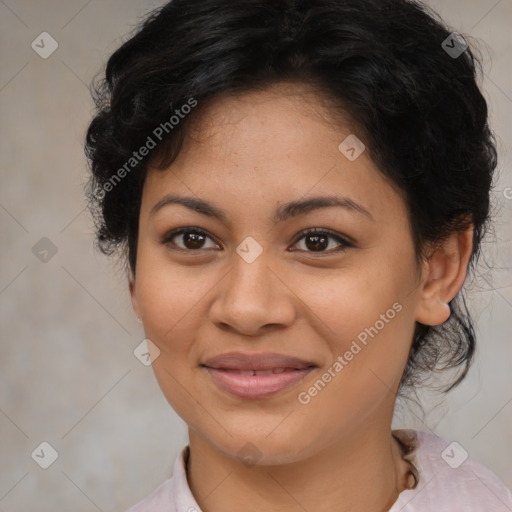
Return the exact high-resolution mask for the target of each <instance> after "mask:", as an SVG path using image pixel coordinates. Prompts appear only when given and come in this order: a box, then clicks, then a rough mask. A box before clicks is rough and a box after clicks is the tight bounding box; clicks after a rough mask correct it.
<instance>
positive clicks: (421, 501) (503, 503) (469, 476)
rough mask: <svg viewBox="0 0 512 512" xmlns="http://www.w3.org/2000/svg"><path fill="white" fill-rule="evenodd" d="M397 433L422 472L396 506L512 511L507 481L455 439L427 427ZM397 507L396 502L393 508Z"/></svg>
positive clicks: (409, 455)
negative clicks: (475, 458) (472, 456)
mask: <svg viewBox="0 0 512 512" xmlns="http://www.w3.org/2000/svg"><path fill="white" fill-rule="evenodd" d="M394 433H395V434H396V435H397V436H398V437H399V438H400V439H401V440H403V442H404V444H406V445H407V447H408V448H409V449H410V452H409V454H408V455H407V457H406V458H408V460H410V461H411V462H412V463H413V464H414V465H415V466H416V468H417V470H418V473H419V482H418V485H417V486H416V488H415V489H411V490H407V491H403V492H402V493H401V494H400V496H399V499H398V501H397V503H396V504H395V505H399V504H400V507H402V508H400V507H399V508H396V510H403V511H404V512H405V511H408V510H411V511H412V510H435V511H436V512H444V511H445V510H446V511H457V510H464V511H465V512H473V511H474V512H476V511H479V512H480V511H482V510H493V512H502V511H503V512H510V511H512V495H511V494H510V491H509V490H508V489H507V487H506V486H505V484H504V483H503V482H502V481H501V480H500V479H499V478H498V477H497V476H496V475H495V474H494V473H493V472H492V471H491V470H490V469H488V468H486V467H485V466H484V465H482V464H480V463H478V462H476V461H474V460H472V459H471V458H470V457H469V454H468V452H467V451H466V450H465V449H464V447H463V446H461V445H460V444H459V443H457V442H456V441H452V442H449V441H446V440H444V439H443V438H441V437H439V436H437V435H435V434H432V433H430V432H426V431H424V430H412V429H403V430H396V431H394ZM409 504H410V505H409ZM417 507H419V508H417ZM394 510H395V506H394V507H393V508H392V509H391V511H390V512H394Z"/></svg>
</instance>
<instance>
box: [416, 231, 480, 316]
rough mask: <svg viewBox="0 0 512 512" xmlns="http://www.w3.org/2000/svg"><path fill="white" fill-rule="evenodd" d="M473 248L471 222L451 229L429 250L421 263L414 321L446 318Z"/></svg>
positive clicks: (460, 284) (461, 281)
mask: <svg viewBox="0 0 512 512" xmlns="http://www.w3.org/2000/svg"><path fill="white" fill-rule="evenodd" d="M472 250H473V225H471V226H470V227H469V228H468V229H467V230H466V231H462V232H453V233H452V234H451V235H450V236H449V237H448V238H447V239H446V240H444V241H443V242H441V243H440V244H439V245H437V246H436V247H435V248H434V249H433V250H432V252H431V254H430V255H429V257H428V259H427V261H425V264H424V266H423V276H422V280H421V284H420V286H421V290H420V294H421V296H420V302H419V304H418V309H417V314H416V321H417V322H419V323H422V324H424V325H441V324H442V323H444V322H446V320H448V318H449V317H450V306H449V302H450V301H451V300H452V299H453V298H454V297H455V296H456V295H457V292H458V291H459V290H460V289H461V287H462V285H463V284H464V280H465V279H466V273H467V269H468V264H469V260H470V257H471V253H472Z"/></svg>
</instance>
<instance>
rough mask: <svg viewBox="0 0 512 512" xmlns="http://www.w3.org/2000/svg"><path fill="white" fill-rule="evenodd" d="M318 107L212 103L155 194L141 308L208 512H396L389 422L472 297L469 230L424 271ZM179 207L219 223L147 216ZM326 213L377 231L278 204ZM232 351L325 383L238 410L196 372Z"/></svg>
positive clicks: (371, 177)
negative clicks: (344, 201) (303, 369)
mask: <svg viewBox="0 0 512 512" xmlns="http://www.w3.org/2000/svg"><path fill="white" fill-rule="evenodd" d="M322 105H323V103H322V102H321V101H320V99H319V98H315V96H314V95H313V94H311V93H310V92H308V91H307V90H306V89H300V87H297V86H296V85H295V86H289V85H286V84H280V85H277V86H274V87H272V88H271V89H268V90H266V91H258V92H251V93H247V94H244V95H241V96H237V97H233V96H231V97H226V98H222V99H219V100H218V101H216V102H215V103H214V104H212V105H210V106H209V108H208V109H207V110H206V111H205V112H204V114H203V116H202V118H201V122H200V123H198V124H197V126H195V130H194V131H193V132H191V133H190V136H189V137H187V139H186V141H185V145H184V147H183V149H182V151H181V152H180V154H179V156H178V158H177V159H176V161H175V162H173V164H172V165H171V166H170V167H169V168H168V169H166V170H164V171H159V170H156V169H152V168H150V169H149V172H148V175H147V178H146V181H145V184H144V190H143V197H142V205H141V211H140V225H139V242H138V250H137V267H136V278H135V279H134V278H133V275H132V276H131V279H130V292H131V297H132V302H133V307H134V310H135V312H136V314H137V315H138V316H140V317H141V318H142V321H143V324H144V330H145V333H146V336H147V338H149V339H150V340H152V342H153V343H154V344H155V345H156V346H157V347H158V348H159V350H160V351H161V353H160V355H159V357H158V358H157V359H156V360H155V361H154V362H153V369H154V372H155V376H156V378H157V381H158V383H159V385H160V387H161V389H162V391H163V393H164V395H165V397H166V399H167V400H168V402H169V403H170V404H171V406H172V407H173V408H174V409H175V410H176V412H177V413H178V414H179V415H180V416H181V417H182V418H183V420H184V421H185V422H186V423H187V424H188V426H189V436H190V458H189V462H188V468H187V475H188V480H189V484H190V486H191V489H192V492H193V494H194V496H195V497H196V500H197V501H198V503H199V505H200V506H201V508H202V510H204V511H205V512H221V511H222V512H229V511H235V510H241V509H243V510H249V511H260V510H276V511H277V510H279V511H285V512H286V511H296V510H297V511H299V510H301V511H303V510H304V509H306V510H315V511H320V512H322V511H328V510H338V511H349V510H350V511H381V510H388V509H389V508H390V507H391V505H392V504H393V503H394V501H395V500H396V499H397V497H398V492H400V491H402V490H403V489H404V487H405V481H406V466H405V465H404V463H403V461H402V460H401V458H400V455H399V451H398V447H397V444H396V442H395V441H394V440H393V439H392V437H391V420H392V417H393V408H394V402H395V397H396V393H397V390H398V386H399V382H400V378H401V375H402V373H403V370H404V367H405V364H406V362H407V357H408V354H409V349H410V345H411V342H412V336H413V332H414V326H415V322H416V321H418V322H422V323H425V324H429V325H436V324H441V323H443V322H444V321H445V320H446V319H447V318H448V316H449V307H448V304H447V303H448V302H449V301H450V300H451V299H452V298H453V297H454V296H455V295H456V293H457V291H458V290H459V288H460V287H461V286H462V284H463V282H464V278H465V275H466V270H467V263H468V259H469V256H470V250H471V236H472V230H468V231H467V232H465V233H460V234H458V233H454V234H453V235H452V236H451V237H450V238H449V239H447V240H446V242H445V243H444V244H443V245H441V246H440V247H438V248H437V249H436V250H435V251H434V252H433V253H432V255H431V257H430V259H429V260H428V261H425V262H424V263H422V264H421V265H418V264H417V262H416V260H415V253H414V247H413V242H412V236H411V231H410V225H409V221H408V215H407V210H406V206H405V203H404V200H403V198H402V196H401V194H400V193H399V192H398V191H397V190H396V189H395V188H394V187H393V186H392V185H391V184H390V182H389V181H387V180H386V179H385V178H384V177H383V176H382V175H381V174H380V173H379V172H378V170H377V169H376V167H375V165H374V164H373V163H372V161H371V160H369V158H368V156H367V152H363V153H362V154H361V156H359V158H357V159H356V160H355V161H353V162H352V161H349V160H348V159H347V158H346V157H345V156H344V155H343V154H342V153H341V152H340V150H339V149H338V146H339V144H340V143H341V142H342V141H343V140H344V139H345V138H346V137H347V136H348V135H350V134H351V133H353V132H352V130H351V129H350V127H349V126H340V125H339V123H338V124H337V125H335V124H334V123H333V122H332V121H331V120H329V118H328V112H327V111H325V110H323V109H322ZM169 193H172V194H176V195H180V196H188V197H194V198H201V199H203V200H205V201H207V202H209V203H211V204H213V205H215V206H216V207H217V208H219V209H222V210H223V211H224V212H225V216H226V222H223V221H221V220H218V219H215V218H212V217H208V216H206V215H203V214H200V213H197V212H193V211H192V210H189V209H188V208H186V207H184V206H182V205H176V204H173V205H167V206H164V207H163V208H161V209H160V210H158V211H157V212H156V213H154V214H152V215H151V214H150V212H151V209H152V208H153V207H154V205H155V204H156V203H157V202H158V201H160V200H161V199H162V198H163V197H164V196H165V195H166V194H169ZM327 195H331V196H332V195H338V196H345V197H348V198H350V199H351V200H352V201H354V202H356V203H358V204H359V205H361V206H363V207H364V208H365V209H366V210H368V211H369V213H370V215H371V218H370V217H369V216H367V215H364V214H362V213H360V212H357V211H354V210H350V209H348V208H341V207H329V208H321V209H316V210H314V211H310V212H308V213H305V214H302V215H299V216H297V217H291V218H289V219H287V220H285V221H283V222H279V223H277V224H276V223H274V222H273V221H272V217H273V216H274V214H275V211H276V208H278V207H279V206H280V205H282V204H283V203H286V202H289V201H296V200H303V199H308V198H311V197H313V196H327ZM180 227H199V228H202V229H203V230H205V231H206V232H207V233H208V235H209V237H211V238H205V239H204V242H203V245H202V246H201V245H199V247H202V248H199V249H190V248H188V249H187V247H195V245H194V244H190V242H188V241H187V238H186V235H185V237H184V236H183V235H177V236H175V237H174V238H173V239H172V241H168V242H167V243H166V244H163V243H162V239H163V238H164V236H165V235H166V234H167V233H168V232H170V231H171V230H172V229H176V228H180ZM308 228H323V229H329V230H332V231H334V232H335V233H336V234H339V235H340V236H341V237H342V238H343V237H344V238H348V240H349V241H351V242H352V244H353V246H348V247H343V246H342V245H340V243H339V242H338V241H337V240H336V239H335V238H329V239H328V244H329V245H328V246H327V247H326V248H325V249H323V252H322V249H320V250H317V251H315V246H314V245H313V244H311V240H309V243H308V239H307V238H301V236H302V235H301V232H302V231H303V230H304V229H308ZM247 236H251V237H252V238H254V239H255V240H256V241H257V242H258V244H259V245H260V246H261V248H262V249H263V252H262V253H261V254H260V255H259V257H258V258H256V260H255V261H254V262H252V263H247V262H246V261H245V260H244V259H242V258H241V257H240V256H239V255H238V254H237V252H236V248H237V247H238V246H239V245H240V243H241V242H242V241H243V240H244V239H245V238H246V237H247ZM172 242H174V244H175V245H173V243H172ZM185 244H188V245H185ZM340 247H342V249H343V250H341V251H339V250H338V251H337V250H336V249H338V248H340ZM179 248H181V249H182V250H181V251H180V250H179ZM291 249H292V250H291ZM293 249H295V250H293ZM187 251H188V252H187ZM395 303H398V304H399V305H400V306H401V309H400V311H399V312H397V313H396V315H395V316H394V318H393V319H391V320H389V321H388V322H386V323H385V325H384V327H383V328H381V329H380V330H379V332H378V334H377V335H375V336H374V337H373V338H369V339H368V343H367V345H366V346H363V348H362V350H361V351H360V352H359V353H357V354H356V355H354V357H353V359H352V360H351V361H350V362H348V364H347V365H346V366H344V368H343V370H342V371H340V372H338V373H337V374H336V376H335V377H334V378H332V380H331V382H329V383H328V384H327V385H326V386H325V388H323V389H322V390H321V392H319V393H318V394H317V395H316V396H314V397H312V398H311V400H310V402H309V403H307V404H302V403H300V402H299V401H298V398H297V396H298V393H300V392H301V391H307V390H308V388H310V387H311V386H312V384H313V383H314V382H315V381H317V379H319V378H321V376H322V374H324V373H325V372H326V371H327V369H328V368H329V367H332V365H333V364H334V362H335V361H336V360H337V358H338V356H340V355H343V354H344V353H345V352H346V351H347V350H349V348H350V346H351V343H352V341H353V340H355V339H356V338H357V336H358V334H360V333H361V332H362V331H364V329H365V328H369V327H370V326H375V324H376V322H377V321H378V320H379V319H380V318H382V317H381V315H382V314H385V313H386V311H387V310H389V309H390V308H392V305H393V304H395ZM230 351H241V352H244V353H256V352H267V351H271V352H279V353H282V354H286V355H292V356H296V357H300V358H302V359H306V360H308V361H311V362H314V364H316V365H317V368H316V369H315V370H313V372H311V373H310V374H308V375H307V376H306V378H305V379H304V381H303V382H301V383H299V384H296V385H294V386H293V387H292V388H288V389H287V390H285V391H283V392H280V393H278V394H277V395H274V396H272V397H269V398H265V399H259V400H244V399H241V398H237V397H234V396H231V395H229V394H227V393H226V392H224V391H221V390H220V389H219V388H217V387H216V385H215V384H214V383H213V382H212V380H211V378H210V377H209V375H208V374H207V373H206V372H205V371H204V369H203V368H201V366H200V364H201V363H202V362H204V361H205V360H206V359H207V358H209V357H212V356H215V355H219V354H222V353H226V352H230ZM247 443H252V445H254V446H255V447H256V448H257V450H258V453H259V459H258V460H257V461H256V463H255V464H254V465H246V464H244V463H243V462H242V461H241V460H240V459H239V456H240V453H244V450H247V446H248V445H247ZM240 450H242V452H240Z"/></svg>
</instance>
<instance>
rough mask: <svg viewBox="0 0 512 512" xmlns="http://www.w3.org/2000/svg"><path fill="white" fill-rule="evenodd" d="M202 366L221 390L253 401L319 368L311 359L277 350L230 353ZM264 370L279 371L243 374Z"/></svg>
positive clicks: (290, 384)
mask: <svg viewBox="0 0 512 512" xmlns="http://www.w3.org/2000/svg"><path fill="white" fill-rule="evenodd" d="M201 366H203V367H204V368H205V370H206V371H207V373H208V374H209V375H210V377H211V378H212V380H213V382H214V383H215V384H216V385H217V386H218V387H219V388H220V389H222V390H224V391H228V392H229V393H231V394H232V395H235V396H237V397H240V398H247V399H253V400H254V399H258V398H265V397H267V396H270V395H273V394H275V393H278V392H279V391H283V390H285V389H286V388H289V387H290V386H293V385H294V384H296V383H297V382H300V381H301V380H302V379H303V378H304V377H305V376H306V375H307V374H308V373H309V372H310V371H311V370H312V369H313V368H315V367H316V365H315V364H314V363H312V362H310V361H306V360H303V359H299V358H297V357H293V356H286V355H284V354H276V353H273V352H263V353H259V354H244V353H241V352H229V353H226V354H221V355H219V356H216V357H213V358H210V359H207V360H206V361H205V362H204V363H203V364H202V365H201ZM264 370H267V371H268V370H272V371H276V372H279V373H267V374H260V375H254V374H253V375H243V374H241V372H246V373H247V372H250V371H264Z"/></svg>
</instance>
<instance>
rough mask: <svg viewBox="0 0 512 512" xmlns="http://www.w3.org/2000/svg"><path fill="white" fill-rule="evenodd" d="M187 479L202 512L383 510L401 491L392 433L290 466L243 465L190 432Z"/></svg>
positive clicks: (352, 440) (371, 434) (354, 440)
mask: <svg viewBox="0 0 512 512" xmlns="http://www.w3.org/2000/svg"><path fill="white" fill-rule="evenodd" d="M189 437H190V456H189V460H188V464H187V478H188V482H189V485H190V488H191V491H192V494H193V495H194V497H195V498H196V501H197V502H198V504H199V506H200V507H201V509H202V510H203V512H234V511H239V510H246V511H247V512H253V511H254V512H256V511H261V510H270V511H273V510H276V511H277V510H279V511H280V512H298V511H300V512H304V510H315V512H324V511H332V510H337V511H339V512H348V511H351V512H363V511H364V512H368V511H372V512H386V511H388V510H389V509H390V508H391V506H392V505H393V503H394V502H395V501H396V499H397V498H398V494H399V493H400V492H401V491H402V490H403V489H404V488H405V487H404V482H407V479H406V478H405V477H404V475H405V472H404V470H405V469H406V468H405V466H404V464H403V461H402V458H401V453H400V448H399V445H398V443H397V442H396V441H395V440H394V439H393V437H392V436H391V429H390V428H389V429H382V428H381V429H380V430H375V429H368V430H367V431H363V432H356V433H354V434H353V435H351V436H349V437H347V438H344V439H343V440H339V441H337V442H335V443H333V444H331V445H329V446H328V448H326V449H324V450H322V451H320V452H318V453H316V454H315V455H314V456H313V457H310V458H308V459H304V460H301V461H298V462H295V463H293V464H286V465H277V466H260V465H253V466H247V465H245V464H243V463H242V462H241V461H240V460H238V459H236V458H233V457H229V456H228V455H226V454H225V453H223V452H221V451H219V450H218V449H216V448H215V447H214V446H212V445H211V444H210V443H208V442H207V441H206V440H205V439H204V438H203V437H201V436H200V435H199V434H198V433H197V432H195V431H194V430H191V429H189Z"/></svg>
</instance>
